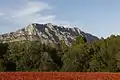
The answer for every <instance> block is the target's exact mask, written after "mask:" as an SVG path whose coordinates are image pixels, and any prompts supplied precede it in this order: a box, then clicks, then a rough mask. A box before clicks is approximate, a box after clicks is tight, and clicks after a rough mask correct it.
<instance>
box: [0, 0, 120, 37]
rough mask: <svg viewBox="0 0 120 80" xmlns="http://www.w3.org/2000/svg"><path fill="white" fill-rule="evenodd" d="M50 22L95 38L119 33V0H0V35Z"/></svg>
mask: <svg viewBox="0 0 120 80" xmlns="http://www.w3.org/2000/svg"><path fill="white" fill-rule="evenodd" d="M49 22H50V23H53V24H56V25H63V26H65V27H79V28H80V29H81V30H82V31H84V32H87V33H91V34H93V35H95V36H98V37H107V36H110V35H111V34H119V33H120V0H0V34H2V33H7V32H11V31H15V30H17V29H20V28H23V27H26V26H27V25H28V24H31V23H43V24H44V23H49Z"/></svg>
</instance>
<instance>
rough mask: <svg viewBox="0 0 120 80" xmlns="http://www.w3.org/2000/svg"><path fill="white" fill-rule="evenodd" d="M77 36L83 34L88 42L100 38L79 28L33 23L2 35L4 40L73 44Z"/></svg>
mask: <svg viewBox="0 0 120 80" xmlns="http://www.w3.org/2000/svg"><path fill="white" fill-rule="evenodd" d="M76 36H83V37H84V38H85V39H86V40H87V42H91V41H94V40H98V38H97V37H96V36H93V35H91V34H89V33H85V32H83V31H81V30H80V29H79V28H76V27H74V28H65V27H63V26H57V25H52V24H51V23H47V24H37V23H33V24H30V25H28V26H27V27H26V28H23V29H19V30H17V31H16V32H10V33H7V34H2V35H0V40H1V41H3V42H14V41H22V40H30V41H41V42H42V43H45V44H48V43H58V42H59V41H61V40H62V41H64V42H65V44H67V45H71V43H72V41H73V40H75V38H76Z"/></svg>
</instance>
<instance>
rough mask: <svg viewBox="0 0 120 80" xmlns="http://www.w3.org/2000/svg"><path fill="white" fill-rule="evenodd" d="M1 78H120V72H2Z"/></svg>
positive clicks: (34, 79)
mask: <svg viewBox="0 0 120 80" xmlns="http://www.w3.org/2000/svg"><path fill="white" fill-rule="evenodd" d="M0 80H120V73H102V72H96V73H93V72H91V73H90V72H86V73H84V72H70V73H68V72H64V73H63V72H8V73H7V72H6V73H5V72H2V73H0Z"/></svg>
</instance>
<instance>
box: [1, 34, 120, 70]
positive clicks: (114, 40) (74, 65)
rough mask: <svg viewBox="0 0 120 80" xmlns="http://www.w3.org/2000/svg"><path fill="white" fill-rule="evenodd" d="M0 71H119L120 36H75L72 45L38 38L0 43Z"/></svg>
mask: <svg viewBox="0 0 120 80" xmlns="http://www.w3.org/2000/svg"><path fill="white" fill-rule="evenodd" d="M0 71H1V72H8V71H9V72H10V71H12V72H16V71H17V72H18V71H24V72H26V71H28V72H33V71H35V72H44V71H48V72H50V71H54V72H119V71H120V36H115V35H111V36H110V37H108V38H106V39H104V38H101V39H100V40H98V41H94V42H90V43H87V42H86V40H85V38H83V37H81V36H78V37H77V38H76V40H75V41H73V43H72V46H67V45H65V44H64V42H63V41H59V43H58V44H57V45H55V46H53V45H51V44H49V45H45V44H41V42H40V41H19V42H10V43H2V42H1V43H0Z"/></svg>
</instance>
